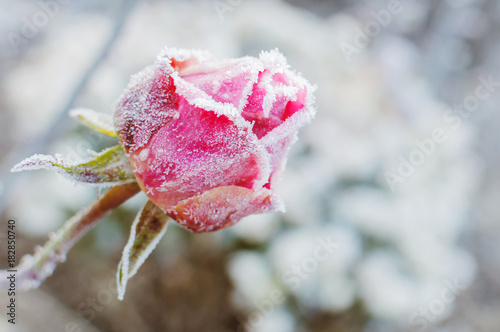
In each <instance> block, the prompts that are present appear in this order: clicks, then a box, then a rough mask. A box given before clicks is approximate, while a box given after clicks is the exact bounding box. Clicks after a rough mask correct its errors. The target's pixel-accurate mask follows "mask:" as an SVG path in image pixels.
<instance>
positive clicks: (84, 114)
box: [69, 108, 117, 137]
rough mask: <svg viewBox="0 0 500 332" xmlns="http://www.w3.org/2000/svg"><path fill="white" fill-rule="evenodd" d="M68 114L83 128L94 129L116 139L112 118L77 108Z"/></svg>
mask: <svg viewBox="0 0 500 332" xmlns="http://www.w3.org/2000/svg"><path fill="white" fill-rule="evenodd" d="M69 114H70V115H71V116H72V117H75V118H77V119H78V120H80V122H81V123H82V124H84V125H85V126H87V127H89V128H91V129H94V130H96V131H98V132H100V133H103V134H105V135H108V136H112V137H116V136H117V134H116V131H115V128H114V125H113V118H112V117H111V116H110V115H108V114H104V113H100V112H96V111H93V110H90V109H86V108H77V109H74V110H71V111H70V112H69Z"/></svg>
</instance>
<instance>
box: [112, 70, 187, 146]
mask: <svg viewBox="0 0 500 332" xmlns="http://www.w3.org/2000/svg"><path fill="white" fill-rule="evenodd" d="M167 69H168V68H163V69H162V70H155V69H154V68H152V67H150V68H146V69H145V70H143V71H142V72H140V73H139V74H137V75H136V76H133V77H132V79H131V81H130V84H129V86H128V87H127V90H126V91H125V93H124V94H123V95H122V97H121V98H120V102H119V104H118V105H117V110H116V113H115V127H116V128H117V130H118V133H119V136H120V140H121V142H122V144H123V146H124V147H125V149H126V150H127V152H133V151H136V150H137V149H139V148H141V147H143V146H145V145H146V144H147V143H148V142H149V140H150V138H151V137H152V136H153V135H154V133H155V132H156V131H158V129H159V128H161V127H163V126H164V125H165V124H167V123H168V122H169V121H170V120H171V119H172V118H173V117H175V116H176V114H177V108H178V103H179V97H178V95H177V94H176V93H175V86H174V80H173V78H172V77H170V76H169V73H168V70H167Z"/></svg>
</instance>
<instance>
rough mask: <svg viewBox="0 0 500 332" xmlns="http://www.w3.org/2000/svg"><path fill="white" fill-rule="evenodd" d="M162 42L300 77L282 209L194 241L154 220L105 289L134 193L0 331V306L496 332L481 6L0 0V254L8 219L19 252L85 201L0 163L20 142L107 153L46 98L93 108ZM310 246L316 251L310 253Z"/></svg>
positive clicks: (61, 183) (292, 324) (498, 68)
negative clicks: (158, 236) (304, 108)
mask: <svg viewBox="0 0 500 332" xmlns="http://www.w3.org/2000/svg"><path fill="white" fill-rule="evenodd" d="M166 45H168V46H175V47H185V48H200V49H206V50H209V51H211V52H212V53H213V54H215V55H216V56H219V57H238V56H243V55H252V56H257V55H258V54H259V52H260V51H261V50H269V49H274V48H279V50H280V51H281V52H283V53H284V54H285V56H286V57H287V58H288V60H289V63H290V64H291V65H292V68H294V69H296V70H297V71H299V72H301V73H302V74H303V75H304V76H305V77H306V78H307V79H309V80H310V81H311V82H312V83H314V84H316V85H317V86H318V90H317V94H316V96H317V104H316V106H317V109H318V114H317V119H316V120H315V121H314V122H313V123H312V124H311V125H309V126H308V127H306V128H304V129H303V130H302V131H301V132H300V135H299V137H300V140H299V142H298V143H297V144H296V145H295V146H294V147H293V149H292V151H291V156H290V158H289V163H288V168H287V171H286V173H285V175H284V178H283V180H282V183H281V187H280V193H281V195H282V197H283V198H284V200H285V202H286V205H287V212H286V213H284V214H271V215H260V216H252V217H248V218H247V219H245V220H243V221H241V222H240V223H239V224H238V225H236V226H234V227H232V228H230V229H227V230H224V231H221V232H217V233H214V234H203V235H192V234H190V233H188V232H186V231H184V230H183V229H181V228H180V227H177V226H175V225H174V226H170V227H169V229H168V231H167V234H166V236H165V237H164V238H163V240H162V241H161V243H160V244H159V246H158V248H157V249H156V250H155V252H154V253H153V254H152V256H151V257H150V258H149V259H148V260H147V262H146V263H145V264H144V266H143V267H141V270H140V271H139V273H138V275H137V276H136V277H134V278H133V279H132V280H131V281H130V283H129V286H128V289H127V294H126V297H125V300H124V301H123V302H120V301H118V300H117V299H116V291H115V281H114V280H115V272H116V266H117V264H118V262H119V259H120V255H121V250H122V248H123V246H124V244H125V242H126V240H127V238H128V234H129V227H130V225H131V223H132V220H133V218H134V216H135V214H136V212H137V210H138V209H139V208H140V207H141V204H143V203H144V202H145V197H144V195H142V194H141V195H139V196H137V197H135V198H134V199H132V200H131V201H129V202H127V203H126V204H125V205H124V206H122V207H120V208H119V209H117V210H116V211H115V212H114V213H113V214H111V215H110V216H109V217H107V218H105V219H104V220H103V221H102V222H101V223H100V224H99V225H98V226H97V227H96V228H95V229H94V230H92V231H91V232H90V233H89V234H88V235H87V236H85V237H84V238H83V239H82V240H81V241H80V242H79V243H78V244H77V245H76V246H75V247H74V249H73V250H72V251H71V252H70V254H69V255H68V258H67V262H66V263H64V264H62V265H60V266H59V267H58V268H57V270H56V271H55V273H54V275H53V276H52V277H51V278H50V279H48V280H47V281H46V282H45V283H44V284H43V285H42V286H41V287H40V289H38V290H34V291H30V292H27V293H22V294H19V295H18V300H17V303H18V305H19V307H18V322H17V324H16V325H15V326H13V325H11V324H8V323H7V318H6V317H5V313H4V310H0V330H1V331H7V332H10V331H15V332H18V331H50V332H53V331H64V332H77V331H81V332H87V331H134V332H135V331H140V332H148V331H185V332H190V331H220V332H225V331H248V332H253V331H259V332H261V331H262V332H268V331H269V332H271V331H272V332H275V331H276V332H295V331H297V332H298V331H300V332H302V331H304V332H305V331H315V332H316V331H318V332H320V331H321V332H323V331H324V332H335V331H353V332H357V331H365V332H372V331H373V332H375V331H380V332H391V331H398V332H402V331H443V332H444V331H453V332H469V331H497V330H498V326H499V325H500V316H499V315H498V312H499V311H500V277H499V276H500V255H499V253H500V244H499V243H500V241H499V240H500V220H498V218H499V213H498V210H499V208H498V201H499V199H500V189H499V182H500V167H499V166H500V159H499V156H500V145H499V143H498V142H499V138H500V131H499V130H498V124H499V120H500V119H499V115H498V114H499V113H498V108H499V105H500V91H498V90H500V89H499V88H500V83H495V82H500V61H498V59H499V58H500V2H498V1H494V0H447V1H431V0H421V1H410V0H400V1H397V0H396V1H378V0H376V1H373V0H372V1H368V0H364V1H362V0H356V1H347V0H344V1H340V0H339V1H334V0H330V1H328V0H314V1H311V0H309V1H306V0H290V1H288V2H285V1H282V0H279V1H278V0H271V1H270V0H266V1H264V0H260V1H258V0H217V1H213V0H205V1H203V0H200V1H194V0H192V1H159V0H157V1H153V0H150V1H130V0H129V1H114V0H107V1H94V0H93V1H82V0H60V1H57V2H56V1H55V0H52V1H48V0H46V1H27V0H25V1H14V0H0V110H1V111H0V194H1V198H0V212H1V219H0V220H1V222H0V225H3V226H2V227H0V246H3V247H6V244H5V236H6V231H7V220H8V219H15V220H16V225H17V246H18V252H17V255H18V257H20V256H21V255H22V254H28V253H31V252H32V251H33V248H34V246H35V245H38V244H42V243H43V242H44V241H45V240H46V239H47V236H48V234H49V233H50V232H51V231H55V230H56V229H57V228H58V227H60V226H61V225H62V224H63V222H64V221H65V220H67V219H68V218H69V217H70V216H71V215H73V214H74V213H75V212H76V211H78V210H79V209H80V208H81V207H83V206H85V205H87V204H88V203H90V202H91V201H92V200H94V199H95V198H96V195H97V193H96V191H95V189H92V188H87V187H83V186H75V185H74V184H72V183H69V182H68V181H66V180H64V179H62V178H61V177H60V176H58V175H55V174H52V173H49V172H33V173H22V174H11V173H10V172H9V170H10V168H11V167H12V166H13V165H14V164H15V163H17V162H18V161H20V160H22V159H24V158H25V157H28V156H29V155H31V154H33V153H35V152H37V153H47V154H54V153H61V154H63V155H65V156H67V157H70V158H72V159H73V160H80V159H84V158H87V157H88V156H89V153H88V150H93V151H99V150H101V149H103V148H105V147H109V146H112V145H114V144H116V141H115V140H113V139H109V138H106V137H104V136H101V135H96V134H94V133H92V132H91V131H89V130H87V129H85V128H83V127H82V126H79V125H78V124H77V123H76V122H74V121H72V120H71V119H70V118H69V116H68V115H67V112H68V110H69V109H71V108H74V107H87V108H92V109H95V110H98V111H101V112H106V113H110V114H112V112H113V109H114V105H115V102H116V100H117V99H118V97H119V96H120V94H121V92H122V91H123V89H124V88H125V87H126V85H127V83H128V80H129V77H130V75H132V74H134V73H136V72H138V71H139V70H141V69H142V68H143V67H145V66H146V65H149V64H151V63H152V62H153V61H154V60H155V57H156V55H157V54H158V53H159V51H160V50H161V49H162V48H163V47H164V46H166ZM487 81H490V83H489V84H485V83H484V82H487ZM480 86H482V87H481V88H479V87H480ZM478 88H479V89H482V90H481V91H483V92H484V91H488V93H487V96H485V97H484V98H481V99H478V98H477V96H476V95H477V92H476V91H477V89H478ZM483 95H484V94H483ZM464 104H465V106H464ZM464 110H465V111H464ZM436 130H437V131H438V132H439V133H440V137H442V139H440V140H439V141H436V140H434V141H430V139H431V138H432V137H433V133H434V132H435V131H436ZM443 137H444V138H443ZM395 179H397V180H395ZM325 241H330V242H333V243H335V246H333V247H332V248H333V249H331V250H329V251H328V256H327V258H326V259H325V260H321V261H319V260H318V259H317V258H315V256H314V252H315V250H317V248H318V246H321V243H324V242H325ZM0 267H6V248H3V249H2V248H0ZM297 269H299V270H300V271H301V272H300V273H299V272H297V271H298V270H297ZM292 277H293V278H294V279H293V280H294V282H290V278H292ZM4 293H5V292H2V294H0V300H1V301H2V302H1V303H5V304H6V303H7V302H6V301H7V296H6V294H4ZM273 294H282V296H281V297H280V300H279V301H274V299H275V296H274V295H273ZM273 301H274V302H273ZM2 306H3V305H2Z"/></svg>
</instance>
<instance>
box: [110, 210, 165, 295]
mask: <svg viewBox="0 0 500 332" xmlns="http://www.w3.org/2000/svg"><path fill="white" fill-rule="evenodd" d="M167 224H168V216H167V215H166V214H165V213H164V212H163V211H162V210H161V209H160V208H159V207H157V206H156V205H155V204H154V203H153V202H151V201H148V202H147V203H146V205H145V206H144V207H143V208H142V210H141V211H140V212H139V214H138V215H137V217H136V219H135V221H134V223H133V224H132V228H131V230H130V237H129V240H128V242H127V245H126V246H125V248H124V249H123V253H122V258H121V261H120V264H119V265H118V273H117V286H118V299H120V300H123V297H124V295H125V290H126V287H127V282H128V280H129V279H130V278H132V277H133V276H134V275H135V274H136V273H137V271H138V270H139V268H140V267H141V265H142V264H143V263H144V261H145V260H146V258H148V256H149V254H151V252H152V251H153V250H154V248H156V245H157V244H158V242H160V240H161V238H162V237H163V235H164V234H165V232H166V231H167Z"/></svg>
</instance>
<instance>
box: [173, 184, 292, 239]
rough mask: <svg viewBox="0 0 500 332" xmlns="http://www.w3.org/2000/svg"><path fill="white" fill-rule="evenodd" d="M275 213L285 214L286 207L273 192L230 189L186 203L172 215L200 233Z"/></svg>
mask: <svg viewBox="0 0 500 332" xmlns="http://www.w3.org/2000/svg"><path fill="white" fill-rule="evenodd" d="M273 211H284V205H283V203H282V202H281V200H280V199H279V198H278V197H276V196H275V195H274V194H273V193H272V192H271V191H270V190H266V189H261V190H259V191H253V190H250V189H247V188H242V187H237V186H227V187H218V188H215V189H212V190H209V191H207V192H205V193H203V194H201V195H199V196H195V197H192V198H189V199H186V200H184V201H182V202H180V203H179V204H178V205H177V206H176V207H175V209H173V210H172V211H171V212H169V215H170V216H171V217H172V218H173V219H175V220H176V221H177V222H178V223H179V224H180V225H181V226H183V227H185V228H186V229H188V230H190V231H193V232H196V233H201V232H212V231H217V230H220V229H223V228H226V227H229V226H231V225H233V224H235V223H237V222H238V221H239V220H240V219H241V218H243V217H246V216H248V215H250V214H257V213H265V212H273Z"/></svg>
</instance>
